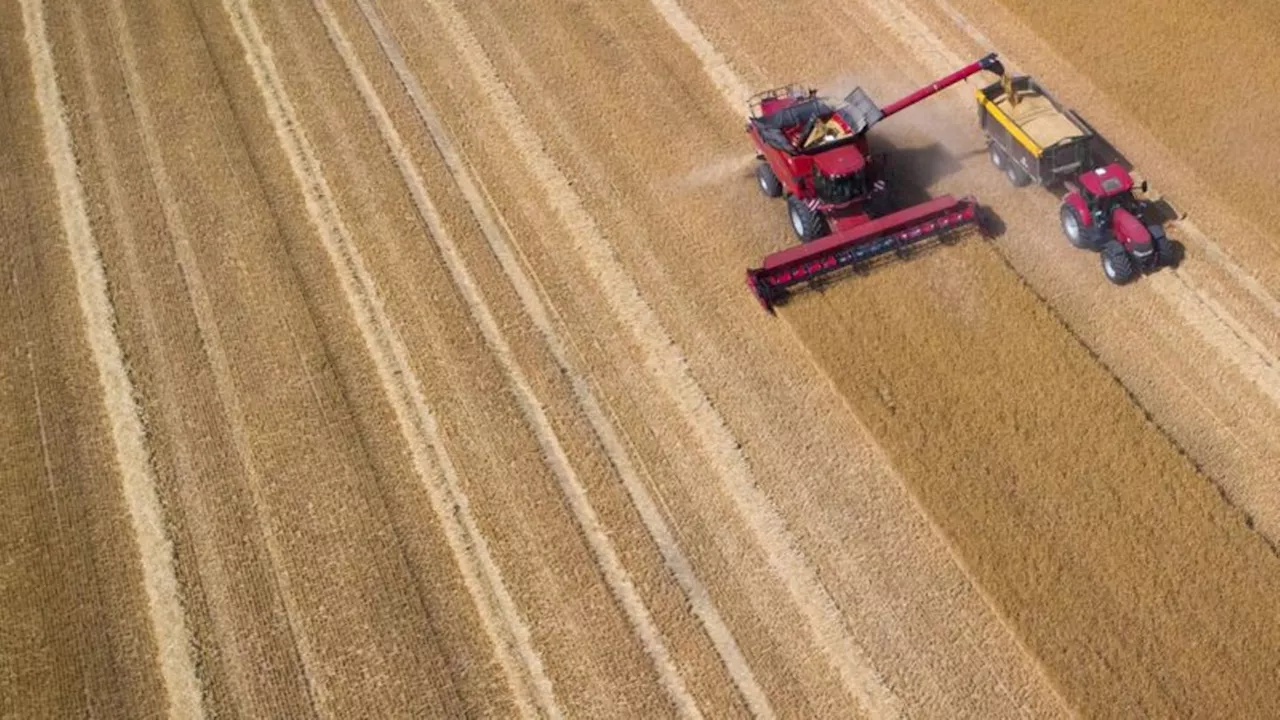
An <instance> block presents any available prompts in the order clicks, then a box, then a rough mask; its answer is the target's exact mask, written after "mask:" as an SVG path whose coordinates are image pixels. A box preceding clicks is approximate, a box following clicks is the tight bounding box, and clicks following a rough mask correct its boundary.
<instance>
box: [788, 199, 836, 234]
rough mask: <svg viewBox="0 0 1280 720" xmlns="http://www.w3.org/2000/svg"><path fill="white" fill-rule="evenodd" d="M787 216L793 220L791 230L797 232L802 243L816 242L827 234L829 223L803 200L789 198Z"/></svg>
mask: <svg viewBox="0 0 1280 720" xmlns="http://www.w3.org/2000/svg"><path fill="white" fill-rule="evenodd" d="M787 214H788V215H789V216H790V218H791V229H792V230H793V231H795V234H796V237H798V238H800V242H809V241H810V240H816V239H818V238H820V237H822V236H823V235H826V234H827V221H826V220H825V219H823V217H822V215H821V214H819V213H818V212H816V211H814V210H810V209H809V206H808V205H806V204H805V203H804V201H803V200H800V199H798V198H796V196H794V195H791V196H788V197H787Z"/></svg>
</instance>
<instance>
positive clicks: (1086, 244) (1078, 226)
mask: <svg viewBox="0 0 1280 720" xmlns="http://www.w3.org/2000/svg"><path fill="white" fill-rule="evenodd" d="M1058 218H1059V220H1061V222H1062V234H1063V235H1066V236H1067V240H1069V241H1070V242H1071V244H1072V245H1075V246H1076V247H1078V248H1080V249H1081V250H1094V249H1096V248H1095V246H1094V244H1093V237H1092V233H1090V232H1089V230H1088V228H1086V227H1085V226H1084V221H1083V220H1081V219H1080V212H1079V211H1078V210H1076V209H1075V207H1074V206H1072V205H1068V204H1066V203H1063V204H1062V208H1061V209H1060V210H1059V211H1058Z"/></svg>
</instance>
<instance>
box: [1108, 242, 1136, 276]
mask: <svg viewBox="0 0 1280 720" xmlns="http://www.w3.org/2000/svg"><path fill="white" fill-rule="evenodd" d="M1102 272H1103V274H1105V275H1106V276H1107V279H1108V280H1110V281H1111V282H1112V283H1114V284H1116V285H1123V284H1125V283H1127V282H1129V280H1130V279H1132V278H1133V260H1132V259H1130V257H1129V253H1127V252H1125V249H1124V246H1123V245H1121V244H1120V243H1118V242H1116V241H1115V240H1111V241H1110V242H1108V243H1107V244H1106V245H1104V246H1102Z"/></svg>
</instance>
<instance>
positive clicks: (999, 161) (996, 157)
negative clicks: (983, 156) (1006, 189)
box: [987, 143, 1004, 172]
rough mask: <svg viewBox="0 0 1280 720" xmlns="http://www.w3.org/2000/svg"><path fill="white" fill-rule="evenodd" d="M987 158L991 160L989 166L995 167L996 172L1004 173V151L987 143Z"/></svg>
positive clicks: (993, 144)
mask: <svg viewBox="0 0 1280 720" xmlns="http://www.w3.org/2000/svg"><path fill="white" fill-rule="evenodd" d="M987 157H989V158H991V164H992V165H995V166H996V169H997V170H999V171H1001V172H1004V151H1003V150H1001V149H1000V146H999V145H996V144H995V143H988V144H987Z"/></svg>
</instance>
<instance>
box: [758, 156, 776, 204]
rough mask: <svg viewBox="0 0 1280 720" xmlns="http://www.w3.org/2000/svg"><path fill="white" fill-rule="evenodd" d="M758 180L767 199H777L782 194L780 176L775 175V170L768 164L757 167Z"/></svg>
mask: <svg viewBox="0 0 1280 720" xmlns="http://www.w3.org/2000/svg"><path fill="white" fill-rule="evenodd" d="M756 180H758V181H759V182H760V192H762V193H764V194H765V197H771V198H776V197H778V196H779V195H781V194H782V183H780V182H778V176H777V175H774V174H773V168H771V167H769V164H768V163H760V164H759V165H757V166H756Z"/></svg>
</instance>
